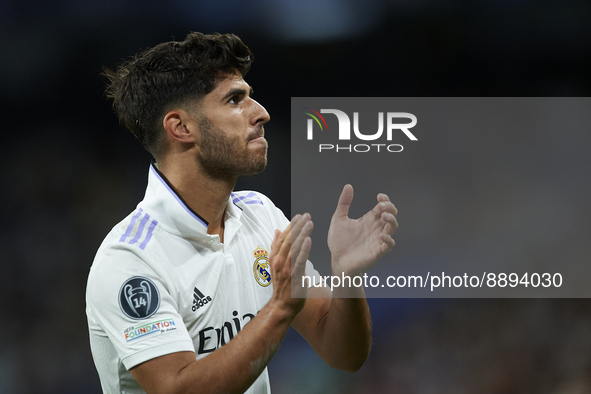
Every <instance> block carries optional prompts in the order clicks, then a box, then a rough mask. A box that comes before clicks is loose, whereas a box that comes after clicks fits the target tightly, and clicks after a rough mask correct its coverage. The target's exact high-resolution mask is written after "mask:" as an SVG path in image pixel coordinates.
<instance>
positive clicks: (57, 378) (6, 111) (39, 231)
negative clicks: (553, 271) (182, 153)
mask: <svg viewBox="0 0 591 394" xmlns="http://www.w3.org/2000/svg"><path fill="white" fill-rule="evenodd" d="M590 20H591V3H589V2H583V1H572V0H563V1H554V0H550V1H533V0H496V1H492V0H483V1H479V2H470V1H465V0H464V1H462V0H448V1H433V0H415V1H408V0H384V1H379V0H365V1H363V2H361V1H354V0H339V1H337V0H318V1H311V0H302V1H297V2H296V1H291V0H253V1H244V0H243V1H238V0H229V1H219V2H213V1H211V2H210V1H207V2H205V1H195V0H170V1H168V2H166V3H165V2H162V1H155V0H144V1H137V0H101V1H99V0H81V1H72V0H54V1H51V2H50V1H40V0H24V1H23V0H20V1H16V0H0V53H1V54H2V61H1V62H0V111H1V113H2V133H3V135H4V140H3V143H2V144H0V153H1V154H2V158H3V161H4V163H5V164H4V166H3V168H4V171H5V174H6V177H5V178H4V179H5V182H4V184H3V185H4V186H3V188H2V193H1V194H0V210H1V211H0V212H1V217H3V218H4V219H3V223H4V224H5V225H4V226H2V229H1V230H0V231H1V234H2V242H1V243H0V316H2V320H3V322H4V323H2V335H0V393H2V394H25V393H26V394H37V393H46V394H54V393H56V394H57V393H60V394H68V393H72V394H73V393H98V392H100V385H99V381H98V376H97V373H96V371H95V369H94V365H93V362H92V358H91V355H90V350H89V345H88V334H87V328H86V318H85V313H84V308H85V302H84V292H85V286H86V277H87V273H88V270H89V267H90V264H91V262H92V259H93V256H94V253H95V251H96V249H97V247H98V245H99V244H100V242H101V240H102V238H103V237H104V235H105V234H106V233H107V232H108V231H109V229H110V228H111V227H112V226H113V225H114V224H115V223H116V222H118V221H119V220H120V219H121V218H123V217H124V216H125V215H126V214H127V213H128V212H130V211H131V210H132V209H133V208H134V207H135V205H136V204H137V202H138V201H139V200H140V199H141V198H142V196H143V193H144V188H145V182H146V177H147V168H148V163H149V160H150V158H149V156H148V155H147V153H145V152H144V151H143V150H142V148H141V147H140V146H139V144H137V143H136V141H135V140H134V137H133V136H132V135H131V133H129V132H127V131H126V130H124V129H123V128H122V127H121V126H119V125H118V124H117V120H116V117H115V115H114V114H113V112H112V110H111V107H110V105H111V104H110V103H109V102H108V101H107V100H106V99H105V98H104V94H103V88H104V80H103V79H102V78H101V77H100V73H101V69H102V67H103V66H108V67H114V66H115V65H116V64H117V63H119V62H120V61H121V60H122V59H125V58H127V57H128V56H131V55H132V54H134V53H135V52H136V51H137V50H138V49H140V48H145V47H148V46H153V45H155V44H157V43H159V42H162V41H169V40H173V39H177V40H182V39H183V38H184V37H185V35H186V34H187V33H188V32H189V31H192V30H197V31H203V32H213V31H220V32H233V33H236V34H238V35H239V36H241V37H242V39H243V40H244V41H245V42H246V43H247V45H249V46H250V47H251V49H252V50H253V51H254V53H255V57H256V61H255V64H254V67H253V69H252V71H251V72H250V74H249V75H248V78H247V80H248V82H249V83H250V84H251V85H253V86H254V87H255V88H256V98H257V100H259V101H260V102H261V103H262V104H263V105H265V106H266V108H267V109H268V111H269V112H270V114H271V117H272V120H271V123H269V125H268V127H267V128H266V130H267V136H268V140H269V144H270V157H269V162H270V166H269V168H268V169H267V170H265V172H264V173H263V174H261V175H260V176H257V177H255V178H248V179H243V180H241V181H240V183H239V185H238V188H252V189H255V190H260V191H262V192H264V193H265V194H267V195H268V196H269V197H271V198H272V199H273V200H274V201H275V202H276V204H277V205H278V206H279V207H280V208H282V209H283V210H284V211H285V212H286V213H287V214H288V215H289V209H290V182H289V166H290V162H289V153H288V152H289V132H290V130H289V105H290V97H292V96H306V97H307V96H589V95H590V92H591V74H590V72H589V70H591V29H590V25H589V21H590ZM481 138H486V136H484V135H483V136H481ZM589 139H590V138H589V136H583V137H582V139H581V141H578V142H577V144H578V145H579V150H578V152H580V150H581V148H580V147H581V146H589V142H591V141H590V140H589ZM538 143H539V144H543V143H551V140H546V142H544V141H541V142H540V141H538ZM441 155H442V156H441V157H440V158H438V159H439V161H445V160H446V157H445V154H444V153H443V152H442V153H441ZM557 155H558V156H555V157H552V160H554V161H555V162H556V166H558V171H556V173H555V174H548V176H559V175H557V174H560V173H561V171H559V170H560V168H561V167H560V166H561V165H566V164H563V163H566V161H568V160H567V159H568V158H569V150H568V149H566V148H565V149H560V150H558V153H557ZM524 160H527V157H524ZM571 164H572V163H571ZM481 165H482V166H486V163H481ZM569 168H570V167H569ZM590 170H591V169H590V168H589V166H588V165H581V166H580V167H578V169H577V171H580V173H579V176H580V178H578V179H580V182H581V190H583V191H584V192H586V193H588V192H589V187H590V185H589V171H590ZM542 178H543V177H542ZM432 179H436V178H432ZM431 181H432V180H431ZM551 181H552V179H550V180H548V182H549V184H551ZM474 182H482V183H485V182H487V179H486V177H485V176H483V177H482V179H480V180H474ZM541 182H543V180H542V181H541ZM475 186H478V185H477V184H476V185H475ZM508 187H516V185H515V184H514V183H510V184H508ZM438 189H440V190H443V189H445V185H434V186H433V187H432V189H431V190H438ZM540 190H541V191H542V192H544V190H546V189H544V188H541V189H540ZM508 192H510V190H509V191H508ZM431 197H432V198H437V196H431ZM554 208H556V209H558V208H559V207H554ZM462 214H468V212H465V213H462ZM489 214H490V215H494V212H490V213H489ZM577 214H578V215H585V217H589V216H590V212H589V209H587V210H586V211H584V212H578V213H577ZM437 219H438V218H434V220H437ZM577 223H583V224H584V223H587V225H588V223H589V221H588V220H587V221H585V220H582V221H581V220H579V221H577ZM583 224H581V225H578V226H579V227H576V228H572V229H570V230H569V231H570V233H571V234H578V236H577V237H573V240H572V242H573V244H572V245H570V244H566V245H564V248H569V247H571V246H572V247H575V248H576V247H577V244H576V243H577V242H585V241H586V242H589V241H588V237H587V236H588V235H589V234H590V232H589V228H588V227H585V226H584V225H583ZM400 231H404V230H403V228H402V227H401V230H400ZM534 236H535V234H534V235H532V237H534ZM451 241H454V242H450V245H451V246H450V247H461V245H462V242H461V239H457V240H451ZM530 241H531V243H532V244H535V242H536V239H532V240H530ZM546 241H548V240H545V241H544V242H546ZM548 242H551V241H548ZM526 252H528V253H531V255H532V256H533V257H531V258H535V256H536V253H538V251H536V250H535V248H532V250H531V251H526ZM526 257H527V256H526ZM590 257H591V256H589V255H584V254H581V255H580V260H579V261H577V262H576V263H579V264H588V263H589V262H590ZM569 263H572V262H569ZM370 304H371V307H372V311H373V316H374V331H375V335H374V336H375V343H374V349H373V351H372V354H371V356H370V358H369V360H368V361H367V363H366V364H365V365H364V367H363V368H362V369H361V371H359V372H358V373H356V374H353V375H350V374H346V373H341V372H339V371H333V370H331V369H330V368H328V367H327V366H325V365H324V364H323V363H322V362H321V361H320V360H319V359H318V357H317V356H315V354H314V352H313V351H312V350H311V349H310V348H309V347H308V345H307V344H306V343H305V342H304V341H303V340H301V338H299V337H298V335H297V334H295V333H294V332H290V333H289V335H288V337H287V338H286V340H285V342H284V344H283V345H282V347H281V349H280V350H279V352H278V354H277V355H276V357H275V359H274V360H273V361H272V363H271V364H270V367H269V369H270V373H271V382H272V386H273V389H274V393H278V394H280V393H369V392H371V393H401V394H415V393H416V394H422V393H425V394H427V393H428V394H437V393H482V394H501V393H503V394H512V393H550V394H583V393H590V392H591V302H590V301H589V300H586V299H584V300H574V299H565V300H551V299H491V300H428V299H423V300H409V299H399V300H397V299H375V300H370Z"/></svg>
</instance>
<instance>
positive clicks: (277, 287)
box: [269, 213, 314, 317]
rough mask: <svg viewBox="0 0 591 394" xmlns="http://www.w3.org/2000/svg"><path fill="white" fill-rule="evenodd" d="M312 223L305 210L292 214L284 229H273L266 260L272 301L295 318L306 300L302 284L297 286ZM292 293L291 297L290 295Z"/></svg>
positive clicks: (303, 268) (306, 256)
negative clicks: (269, 268) (301, 213)
mask: <svg viewBox="0 0 591 394" xmlns="http://www.w3.org/2000/svg"><path fill="white" fill-rule="evenodd" d="M313 228H314V224H313V223H312V220H311V217H310V214H309V213H305V214H303V215H296V216H294V218H293V219H292V220H291V223H290V224H289V225H288V226H287V228H286V229H285V230H284V231H283V232H281V231H279V230H275V236H274V238H273V243H272V244H271V254H270V255H269V263H270V265H271V277H272V279H273V297H272V298H271V301H270V302H272V303H275V304H276V305H277V306H279V307H280V308H282V309H284V310H285V311H286V312H288V313H289V314H290V315H291V316H292V317H295V316H296V315H297V314H298V313H299V312H300V311H301V310H302V308H303V307H304V304H305V301H306V298H305V297H306V291H307V289H306V288H305V287H302V286H301V283H302V280H301V278H302V276H303V275H305V268H306V261H307V259H308V255H309V254H310V248H311V246H312V240H311V239H310V234H311V233H312V229H313ZM292 295H293V296H294V297H293V298H292Z"/></svg>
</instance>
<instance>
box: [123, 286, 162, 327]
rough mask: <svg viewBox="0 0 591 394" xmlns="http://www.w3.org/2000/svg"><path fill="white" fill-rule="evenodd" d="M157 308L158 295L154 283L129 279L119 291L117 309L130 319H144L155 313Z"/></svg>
mask: <svg viewBox="0 0 591 394" xmlns="http://www.w3.org/2000/svg"><path fill="white" fill-rule="evenodd" d="M159 306H160V293H159V292H158V288H157V287H156V285H155V284H154V282H152V281H151V280H150V279H148V278H144V277H141V276H135V277H133V278H130V279H128V280H127V281H126V282H125V283H123V285H122V286H121V289H120V290H119V307H120V308H121V311H122V312H123V313H124V314H125V316H127V317H129V318H130V319H134V320H140V319H146V318H148V317H150V316H152V315H153V314H154V313H156V311H157V310H158V307H159Z"/></svg>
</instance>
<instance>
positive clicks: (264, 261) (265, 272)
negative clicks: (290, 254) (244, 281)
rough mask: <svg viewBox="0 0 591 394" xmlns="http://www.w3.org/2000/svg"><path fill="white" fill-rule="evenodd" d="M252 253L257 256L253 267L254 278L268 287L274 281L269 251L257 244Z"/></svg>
mask: <svg viewBox="0 0 591 394" xmlns="http://www.w3.org/2000/svg"><path fill="white" fill-rule="evenodd" d="M252 254H253V255H254V257H255V260H254V266H253V269H252V271H253V273H254V279H255V280H256V281H257V283H258V284H259V285H261V286H263V287H267V286H269V285H270V284H271V282H272V281H273V279H272V278H271V266H270V265H269V252H267V250H266V249H263V248H261V247H260V246H257V247H256V249H255V250H254V252H253V253H252Z"/></svg>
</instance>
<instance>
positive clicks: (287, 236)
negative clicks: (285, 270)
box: [277, 226, 291, 262]
mask: <svg viewBox="0 0 591 394" xmlns="http://www.w3.org/2000/svg"><path fill="white" fill-rule="evenodd" d="M288 230H289V231H288ZM279 240H280V242H281V244H280V245H279V251H278V252H277V255H278V258H279V261H281V262H285V261H287V256H288V254H289V253H290V251H291V227H289V226H288V228H287V229H286V231H284V232H282V233H281V236H280V237H279Z"/></svg>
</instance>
